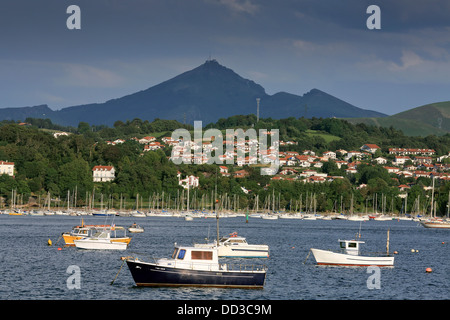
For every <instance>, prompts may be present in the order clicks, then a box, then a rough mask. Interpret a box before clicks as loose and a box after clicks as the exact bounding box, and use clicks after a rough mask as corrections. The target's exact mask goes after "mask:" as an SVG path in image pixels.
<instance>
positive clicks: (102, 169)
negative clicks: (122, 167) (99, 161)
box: [92, 166, 116, 182]
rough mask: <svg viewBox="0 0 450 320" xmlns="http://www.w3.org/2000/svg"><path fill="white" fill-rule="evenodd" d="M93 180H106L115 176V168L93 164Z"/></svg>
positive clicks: (111, 179)
mask: <svg viewBox="0 0 450 320" xmlns="http://www.w3.org/2000/svg"><path fill="white" fill-rule="evenodd" d="M92 177H93V179H94V182H108V181H113V180H114V179H115V178H116V170H115V169H114V167H113V166H95V167H94V168H92Z"/></svg>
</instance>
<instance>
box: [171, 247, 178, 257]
mask: <svg viewBox="0 0 450 320" xmlns="http://www.w3.org/2000/svg"><path fill="white" fill-rule="evenodd" d="M177 252H178V248H175V250H174V251H173V253H172V259H175V258H176V256H177Z"/></svg>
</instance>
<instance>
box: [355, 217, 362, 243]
mask: <svg viewBox="0 0 450 320" xmlns="http://www.w3.org/2000/svg"><path fill="white" fill-rule="evenodd" d="M361 224H362V221H360V222H359V231H358V233H357V234H356V238H357V239H358V238H359V239H361Z"/></svg>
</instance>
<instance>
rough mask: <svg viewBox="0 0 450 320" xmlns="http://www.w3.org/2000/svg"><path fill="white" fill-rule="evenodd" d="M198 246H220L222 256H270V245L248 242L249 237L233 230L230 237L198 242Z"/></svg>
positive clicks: (196, 245) (219, 252) (220, 255)
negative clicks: (239, 234) (202, 242)
mask: <svg viewBox="0 0 450 320" xmlns="http://www.w3.org/2000/svg"><path fill="white" fill-rule="evenodd" d="M194 246H195V247H196V248H218V255H219V257H222V258H268V257H269V246H268V245H265V244H248V242H247V239H246V238H244V237H240V236H238V235H237V233H236V232H233V233H232V234H230V235H229V236H228V237H222V238H220V239H219V244H218V245H217V241H216V242H213V243H205V244H201V243H196V244H194Z"/></svg>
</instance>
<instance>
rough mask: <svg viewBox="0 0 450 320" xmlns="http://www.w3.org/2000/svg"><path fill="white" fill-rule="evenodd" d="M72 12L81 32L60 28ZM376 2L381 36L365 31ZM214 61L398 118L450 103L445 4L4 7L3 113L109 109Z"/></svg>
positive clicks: (203, 1) (0, 18)
mask: <svg viewBox="0 0 450 320" xmlns="http://www.w3.org/2000/svg"><path fill="white" fill-rule="evenodd" d="M72 4H76V5H78V6H79V7H80V9H81V29H80V30H69V29H68V28H67V26H66V20H67V19H68V18H69V17H70V14H68V13H66V10H67V8H68V7H69V5H72ZM372 4H375V5H378V6H379V7H380V9H381V29H379V30H369V29H368V28H367V26H366V20H367V19H368V18H369V17H370V15H371V14H368V13H366V10H367V8H368V7H369V6H370V5H372ZM209 57H211V58H214V59H216V60H217V61H218V62H219V63H220V64H222V65H224V66H226V67H228V68H231V69H233V70H234V71H235V72H236V73H238V74H240V75H241V76H243V77H244V78H248V79H251V80H254V81H255V82H257V83H258V84H260V85H262V86H263V87H264V88H265V89H266V92H267V93H268V94H274V93H276V92H279V91H285V92H289V93H293V94H298V95H303V94H304V93H306V92H308V91H309V90H311V89H313V88H318V89H320V90H323V91H325V92H327V93H329V94H332V95H334V96H336V97H338V98H340V99H342V100H344V101H347V102H349V103H352V104H354V105H356V106H358V107H361V108H364V109H372V110H377V111H380V112H384V113H387V114H394V113H397V112H400V111H403V110H406V109H409V108H413V107H417V106H420V105H423V104H427V103H432V102H438V101H446V100H450V1H448V0H428V1H416V0H370V1H366V0H342V1H336V0H87V1H85V0H71V1H67V0H39V1H33V0H27V1H24V0H2V1H1V2H0V107H24V106H34V105H39V104H48V105H49V106H50V107H51V108H53V109H60V108H63V107H67V106H73V105H78V104H85V103H93V102H104V101H106V100H109V99H113V98H119V97H121V96H124V95H127V94H131V93H134V92H136V91H139V90H144V89H147V88H149V87H151V86H153V85H156V84H158V83H160V82H163V81H165V80H168V79H170V78H172V77H174V76H176V75H178V74H180V73H182V72H184V71H187V70H190V69H193V68H195V67H197V66H199V65H201V64H202V63H204V62H205V61H206V60H207V59H208V58H209Z"/></svg>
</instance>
